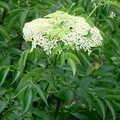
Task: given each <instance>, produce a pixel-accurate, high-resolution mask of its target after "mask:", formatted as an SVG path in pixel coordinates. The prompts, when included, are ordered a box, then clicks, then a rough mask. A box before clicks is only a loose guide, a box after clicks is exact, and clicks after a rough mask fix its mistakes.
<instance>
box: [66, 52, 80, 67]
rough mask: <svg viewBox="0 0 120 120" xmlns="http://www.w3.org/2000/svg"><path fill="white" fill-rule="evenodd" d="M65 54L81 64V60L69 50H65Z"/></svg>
mask: <svg viewBox="0 0 120 120" xmlns="http://www.w3.org/2000/svg"><path fill="white" fill-rule="evenodd" d="M65 54H66V56H67V57H70V58H72V59H74V60H75V61H76V62H78V63H79V64H80V65H81V62H80V60H79V59H78V57H77V56H76V55H74V54H73V53H70V52H66V53H65Z"/></svg>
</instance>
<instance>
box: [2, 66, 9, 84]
mask: <svg viewBox="0 0 120 120" xmlns="http://www.w3.org/2000/svg"><path fill="white" fill-rule="evenodd" d="M9 70H10V68H9V67H5V68H2V69H1V70H0V86H1V85H2V84H3V83H4V81H5V79H6V77H7V75H8V72H9Z"/></svg>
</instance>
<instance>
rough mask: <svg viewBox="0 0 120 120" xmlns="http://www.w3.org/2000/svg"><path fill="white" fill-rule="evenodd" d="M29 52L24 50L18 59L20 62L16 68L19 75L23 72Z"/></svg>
mask: <svg viewBox="0 0 120 120" xmlns="http://www.w3.org/2000/svg"><path fill="white" fill-rule="evenodd" d="M29 52H30V51H29V50H25V51H23V53H22V54H21V58H20V60H19V62H18V68H19V70H20V72H21V73H22V72H23V70H24V67H25V64H26V59H27V56H28V54H29Z"/></svg>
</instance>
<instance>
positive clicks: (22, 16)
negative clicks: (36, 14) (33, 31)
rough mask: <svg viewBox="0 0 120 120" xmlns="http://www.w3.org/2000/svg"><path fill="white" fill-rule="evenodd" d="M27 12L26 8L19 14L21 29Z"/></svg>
mask: <svg viewBox="0 0 120 120" xmlns="http://www.w3.org/2000/svg"><path fill="white" fill-rule="evenodd" d="M28 12H29V11H28V10H27V9H26V10H25V11H23V12H22V13H21V16H20V26H21V29H22V28H23V25H24V23H25V20H26V18H27V14H28Z"/></svg>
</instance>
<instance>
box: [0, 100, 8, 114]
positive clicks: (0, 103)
mask: <svg viewBox="0 0 120 120" xmlns="http://www.w3.org/2000/svg"><path fill="white" fill-rule="evenodd" d="M6 106H7V102H6V101H4V100H2V99H0V113H1V112H2V111H3V110H4V109H5V108H6Z"/></svg>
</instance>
